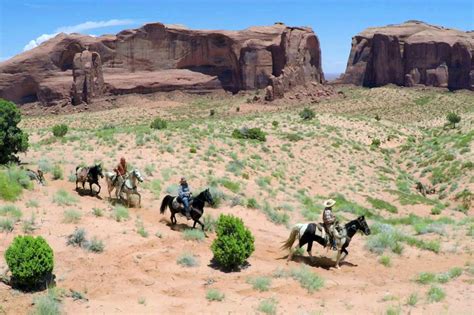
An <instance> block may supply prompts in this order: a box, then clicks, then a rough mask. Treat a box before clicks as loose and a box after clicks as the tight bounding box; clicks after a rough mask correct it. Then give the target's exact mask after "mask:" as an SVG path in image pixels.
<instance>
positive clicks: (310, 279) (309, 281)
mask: <svg viewBox="0 0 474 315" xmlns="http://www.w3.org/2000/svg"><path fill="white" fill-rule="evenodd" d="M290 275H291V277H292V278H293V279H295V280H297V281H298V282H299V283H300V285H301V287H302V288H305V289H306V290H308V292H309V293H313V292H314V291H318V290H319V289H321V288H322V287H323V286H324V279H323V278H321V277H320V276H318V275H317V274H315V273H313V272H312V271H311V270H310V269H309V268H308V267H306V266H301V267H299V268H297V269H292V270H291V272H290Z"/></svg>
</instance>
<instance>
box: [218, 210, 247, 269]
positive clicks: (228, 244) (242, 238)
mask: <svg viewBox="0 0 474 315" xmlns="http://www.w3.org/2000/svg"><path fill="white" fill-rule="evenodd" d="M254 241H255V240H254V237H253V235H252V233H251V232H250V231H249V230H248V229H247V228H246V227H245V226H244V223H243V222H242V220H241V219H240V218H237V217H234V216H232V215H224V214H221V215H220V216H219V219H218V220H217V238H216V239H215V240H214V242H213V243H212V245H211V250H212V253H213V254H214V260H215V261H216V262H217V263H218V264H219V265H221V266H222V267H224V268H226V269H232V268H236V267H240V266H242V265H243V264H244V262H245V261H246V260H247V258H249V257H250V255H251V254H252V253H253V251H254V250H255V246H254Z"/></svg>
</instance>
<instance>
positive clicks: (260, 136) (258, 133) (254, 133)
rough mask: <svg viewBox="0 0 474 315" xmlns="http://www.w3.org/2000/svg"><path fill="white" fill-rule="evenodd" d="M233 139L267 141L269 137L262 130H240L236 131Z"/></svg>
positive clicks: (233, 133) (244, 128)
mask: <svg viewBox="0 0 474 315" xmlns="http://www.w3.org/2000/svg"><path fill="white" fill-rule="evenodd" d="M232 137H234V138H236V139H253V140H258V141H262V142H263V141H266V140H267V137H266V134H265V132H263V131H262V130H261V129H260V128H246V127H243V128H240V129H234V131H233V132H232Z"/></svg>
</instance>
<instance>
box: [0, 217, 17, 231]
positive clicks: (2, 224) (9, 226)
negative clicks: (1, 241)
mask: <svg viewBox="0 0 474 315" xmlns="http://www.w3.org/2000/svg"><path fill="white" fill-rule="evenodd" d="M14 228H15V222H14V221H13V220H12V219H10V218H3V219H0V232H11V231H13V229H14Z"/></svg>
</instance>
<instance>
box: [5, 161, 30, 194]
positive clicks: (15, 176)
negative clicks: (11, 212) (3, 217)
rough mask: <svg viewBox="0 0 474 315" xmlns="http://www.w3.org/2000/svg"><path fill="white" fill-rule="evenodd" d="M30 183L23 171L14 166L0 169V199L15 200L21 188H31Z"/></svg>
mask: <svg viewBox="0 0 474 315" xmlns="http://www.w3.org/2000/svg"><path fill="white" fill-rule="evenodd" d="M31 187H32V184H31V182H30V179H29V178H28V176H27V175H26V173H25V171H23V170H21V169H20V168H18V167H16V166H10V167H7V168H6V169H0V199H3V200H7V201H15V200H17V199H18V198H19V197H20V195H21V194H22V192H23V188H28V189H29V188H31Z"/></svg>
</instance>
